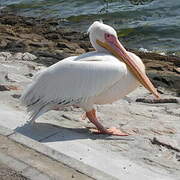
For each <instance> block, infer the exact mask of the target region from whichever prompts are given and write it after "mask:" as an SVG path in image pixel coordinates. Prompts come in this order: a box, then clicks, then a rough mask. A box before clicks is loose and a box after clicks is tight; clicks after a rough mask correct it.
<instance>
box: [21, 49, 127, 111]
mask: <svg viewBox="0 0 180 180" xmlns="http://www.w3.org/2000/svg"><path fill="white" fill-rule="evenodd" d="M126 71H127V70H126V67H125V65H124V63H121V62H119V61H118V60H117V59H116V58H115V57H113V56H111V55H106V54H102V53H96V52H94V53H87V54H86V55H82V56H79V57H75V56H74V57H70V58H66V59H64V60H62V61H60V62H58V63H56V64H54V65H52V66H50V67H49V68H47V69H46V70H44V71H42V72H41V73H39V74H38V75H37V77H35V78H34V81H33V82H32V84H30V85H29V87H28V88H27V90H25V91H24V93H23V95H22V96H21V101H22V103H23V104H24V105H26V106H27V107H28V106H29V108H30V109H29V110H28V111H35V109H38V108H37V106H40V105H41V107H42V106H46V105H47V104H58V103H59V102H62V101H63V102H66V101H71V103H72V104H73V103H77V101H78V100H86V99H88V98H89V97H94V96H98V95H99V94H100V93H101V92H103V91H104V90H106V89H108V88H109V87H111V86H112V85H113V84H115V83H116V82H117V81H119V80H120V79H121V78H123V76H124V75H125V74H126ZM66 104H67V103H66ZM47 109H48V108H47ZM46 111H47V110H46Z"/></svg>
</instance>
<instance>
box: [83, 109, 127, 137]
mask: <svg viewBox="0 0 180 180" xmlns="http://www.w3.org/2000/svg"><path fill="white" fill-rule="evenodd" d="M86 116H87V118H88V119H89V120H90V121H91V122H92V123H93V124H94V125H95V126H96V127H97V129H96V130H93V132H95V133H98V134H109V135H115V136H128V134H127V133H124V132H122V131H120V130H119V129H116V128H114V127H113V128H108V129H106V128H105V127H104V126H103V125H102V124H101V123H100V122H99V121H98V119H97V117H96V110H95V109H93V110H91V111H88V112H86Z"/></svg>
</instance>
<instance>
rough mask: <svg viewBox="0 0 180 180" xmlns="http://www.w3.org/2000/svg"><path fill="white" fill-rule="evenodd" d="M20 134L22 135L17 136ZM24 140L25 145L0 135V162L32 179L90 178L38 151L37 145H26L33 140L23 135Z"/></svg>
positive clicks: (64, 179) (89, 179)
mask: <svg viewBox="0 0 180 180" xmlns="http://www.w3.org/2000/svg"><path fill="white" fill-rule="evenodd" d="M21 136H23V135H20V136H19V137H21ZM17 137H18V136H16V138H17ZM25 140H26V143H27V146H24V145H22V144H23V143H19V142H17V141H14V140H13V139H11V138H9V137H6V136H0V144H1V146H0V163H3V164H5V165H7V166H8V167H10V168H12V169H14V170H15V171H18V172H19V173H21V174H22V175H23V176H25V177H28V178H29V179H33V180H37V179H42V180H46V179H48V180H52V179H53V180H59V179H63V180H70V179H74V180H92V178H90V177H89V176H87V175H85V174H83V173H81V172H79V171H76V170H74V169H73V168H70V167H68V166H66V165H64V164H63V163H62V162H59V161H57V160H55V159H53V158H52V157H48V156H47V155H44V154H42V153H39V152H38V150H36V148H37V147H38V146H36V148H34V149H32V148H30V147H28V144H30V143H31V142H32V141H33V140H31V141H29V140H30V138H28V137H26V136H24V141H25ZM34 142H35V143H36V145H37V144H39V146H43V145H42V144H40V143H38V142H37V141H34ZM46 148H47V147H44V152H47V150H46ZM37 149H38V148H37Z"/></svg>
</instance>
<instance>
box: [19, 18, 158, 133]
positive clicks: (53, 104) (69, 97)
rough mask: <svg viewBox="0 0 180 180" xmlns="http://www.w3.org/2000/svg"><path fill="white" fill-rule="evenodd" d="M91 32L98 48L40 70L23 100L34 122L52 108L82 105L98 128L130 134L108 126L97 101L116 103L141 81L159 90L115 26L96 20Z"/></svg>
mask: <svg viewBox="0 0 180 180" xmlns="http://www.w3.org/2000/svg"><path fill="white" fill-rule="evenodd" d="M88 33H89V38H90V42H91V44H92V46H93V47H94V49H95V51H93V52H88V53H85V54H82V55H80V56H71V57H68V58H65V59H63V60H62V61H59V62H57V63H56V64H53V65H52V66H50V67H48V68H47V69H45V70H43V71H42V72H40V73H38V74H37V75H36V76H35V77H34V79H33V81H32V83H31V84H30V85H29V86H28V87H27V88H26V89H25V91H24V92H23V94H22V96H21V102H22V104H24V105H25V106H26V107H27V111H28V113H29V120H30V122H34V121H35V119H37V118H38V117H39V116H40V115H42V114H44V113H46V112H48V111H50V110H61V109H62V108H63V107H66V106H78V107H80V108H82V109H83V110H84V111H85V114H86V117H87V118H88V119H89V121H90V122H92V123H93V124H94V125H95V126H96V132H98V133H102V134H109V135H117V136H126V135H128V134H127V133H125V132H122V131H121V130H119V129H117V128H114V127H113V128H105V127H104V126H103V125H102V124H101V123H100V122H99V120H98V118H97V116H96V110H95V107H94V105H96V104H99V105H101V104H109V103H113V102H114V101H117V100H119V99H120V98H122V97H124V96H125V95H127V94H129V93H130V92H132V91H133V90H135V89H136V88H137V87H138V85H139V84H140V83H141V84H142V85H143V86H144V87H145V88H146V89H148V90H149V91H150V92H151V93H153V94H154V95H155V97H156V98H159V94H158V92H157V90H156V89H155V88H154V86H153V85H152V83H151V82H150V80H149V79H148V77H147V76H146V74H145V67H144V64H143V62H142V61H141V59H140V58H139V57H138V56H136V55H135V54H134V53H131V52H128V51H127V50H126V49H125V48H124V47H123V45H122V44H121V43H120V41H119V40H118V36H117V33H116V31H115V30H114V29H113V28H112V27H111V26H109V25H106V24H103V23H102V22H99V21H95V22H94V23H93V24H92V25H91V26H90V27H89V29H88Z"/></svg>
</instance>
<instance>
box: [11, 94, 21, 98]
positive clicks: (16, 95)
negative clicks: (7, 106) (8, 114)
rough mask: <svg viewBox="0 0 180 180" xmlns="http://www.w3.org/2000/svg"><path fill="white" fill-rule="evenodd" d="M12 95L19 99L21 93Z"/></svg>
mask: <svg viewBox="0 0 180 180" xmlns="http://www.w3.org/2000/svg"><path fill="white" fill-rule="evenodd" d="M11 96H12V97H13V98H15V99H19V98H20V97H21V95H20V94H12V95H11Z"/></svg>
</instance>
